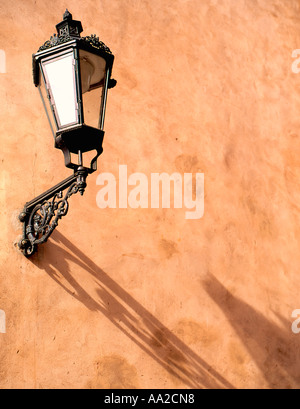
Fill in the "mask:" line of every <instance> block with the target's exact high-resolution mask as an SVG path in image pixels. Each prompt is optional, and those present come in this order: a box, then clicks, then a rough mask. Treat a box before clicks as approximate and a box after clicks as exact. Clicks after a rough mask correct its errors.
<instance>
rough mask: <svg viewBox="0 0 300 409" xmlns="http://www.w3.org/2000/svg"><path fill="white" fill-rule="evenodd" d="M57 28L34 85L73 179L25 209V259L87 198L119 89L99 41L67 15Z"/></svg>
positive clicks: (36, 62) (42, 52) (38, 62)
mask: <svg viewBox="0 0 300 409" xmlns="http://www.w3.org/2000/svg"><path fill="white" fill-rule="evenodd" d="M56 29H57V34H54V36H53V37H51V38H50V40H49V41H47V42H46V43H45V44H44V45H43V46H41V47H40V48H39V50H38V52H37V53H36V54H34V55H33V81H34V84H35V86H36V87H38V90H39V93H40V96H41V99H42V102H43V105H44V108H45V111H46V115H47V118H48V120H49V124H50V128H51V131H52V134H53V138H54V146H55V148H58V149H61V150H62V152H63V154H64V161H65V166H66V167H68V168H71V169H73V171H74V174H73V175H72V176H70V177H69V178H67V179H65V180H63V181H62V182H61V183H59V184H58V185H56V186H54V187H53V188H51V189H49V190H48V191H47V192H45V193H43V194H42V195H40V196H38V197H37V198H35V199H33V200H31V201H30V202H27V203H26V204H25V206H24V210H23V211H22V213H21V214H20V216H19V219H20V221H21V222H23V223H24V231H23V238H22V240H21V241H20V242H19V248H20V249H21V250H22V251H23V253H24V255H26V256H30V255H32V254H33V253H34V252H35V251H36V249H37V246H38V245H39V244H41V243H44V242H45V241H47V239H48V238H49V237H50V235H51V234H52V232H53V231H54V229H55V228H56V226H57V224H58V220H59V219H61V218H62V217H63V216H65V215H66V214H67V211H68V199H69V197H70V196H71V195H73V194H74V193H77V192H80V193H81V194H83V193H84V190H85V187H86V178H87V176H88V174H90V173H93V172H95V170H97V159H98V157H99V156H100V155H101V153H102V152H103V148H102V143H103V137H104V119H105V108H106V101H107V92H108V89H110V88H113V87H114V86H115V85H116V81H115V80H114V79H112V78H111V72H112V66H113V61H114V56H113V54H112V53H111V51H110V49H109V48H108V47H107V46H106V45H105V44H103V43H102V42H101V41H99V38H98V37H96V36H95V35H91V36H87V37H81V36H80V34H81V32H82V31H83V29H82V25H81V22H80V21H76V20H73V18H72V15H71V14H70V12H69V11H68V10H66V12H65V13H64V16H63V21H62V22H60V23H59V24H57V25H56ZM95 105H96V106H98V112H99V113H98V114H97V115H96V116H95V115H91V112H92V113H94V107H95ZM90 151H95V153H96V154H95V156H94V157H93V159H92V160H91V162H90V164H89V165H88V166H86V164H85V163H84V161H83V155H84V154H85V153H86V152H90ZM71 154H72V155H71ZM73 157H76V158H77V161H76V162H74V161H73ZM84 165H85V166H84ZM64 190H67V191H66V194H65V195H63V191H64Z"/></svg>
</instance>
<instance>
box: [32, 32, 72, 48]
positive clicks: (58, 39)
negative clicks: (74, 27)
mask: <svg viewBox="0 0 300 409" xmlns="http://www.w3.org/2000/svg"><path fill="white" fill-rule="evenodd" d="M71 40H72V37H71V36H70V35H69V34H67V35H64V36H58V35H56V34H53V36H51V37H50V40H48V41H46V42H45V43H44V44H43V45H42V46H41V47H40V48H39V49H38V52H40V51H44V50H48V49H49V48H52V47H56V46H57V45H60V44H64V43H67V42H68V41H71Z"/></svg>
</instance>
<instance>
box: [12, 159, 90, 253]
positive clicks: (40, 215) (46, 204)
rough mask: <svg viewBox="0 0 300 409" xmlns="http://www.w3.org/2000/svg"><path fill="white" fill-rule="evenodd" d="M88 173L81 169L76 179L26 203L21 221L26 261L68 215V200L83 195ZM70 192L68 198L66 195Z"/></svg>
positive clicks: (20, 247) (22, 244)
mask: <svg viewBox="0 0 300 409" xmlns="http://www.w3.org/2000/svg"><path fill="white" fill-rule="evenodd" d="M87 175H88V171H87V170H86V168H84V167H82V166H80V167H79V168H78V169H77V171H76V172H75V173H74V175H72V176H70V177H69V178H67V179H65V180H63V181H62V182H61V183H59V184H58V185H56V186H54V187H53V188H51V189H49V190H47V191H46V192H45V193H43V194H41V195H40V196H38V197H36V198H35V199H33V200H31V201H30V202H28V203H26V204H25V206H24V210H23V212H22V213H21V214H20V216H19V219H20V221H21V222H22V223H24V230H23V238H22V240H21V241H20V242H19V244H18V245H19V249H20V250H21V251H22V252H23V254H24V255H25V256H26V257H29V256H31V255H32V254H33V253H35V251H36V250H37V246H38V245H39V244H42V243H45V242H46V241H47V240H48V238H49V237H50V236H51V234H52V233H53V231H54V230H55V228H56V227H57V225H58V221H59V220H60V219H61V218H62V217H63V216H65V215H66V214H67V213H68V210H69V203H68V199H69V198H70V197H71V196H72V195H73V194H75V193H77V192H80V194H81V195H83V193H84V190H85V188H86V178H87ZM65 190H67V192H66V193H65V195H64V194H63V192H64V191H65Z"/></svg>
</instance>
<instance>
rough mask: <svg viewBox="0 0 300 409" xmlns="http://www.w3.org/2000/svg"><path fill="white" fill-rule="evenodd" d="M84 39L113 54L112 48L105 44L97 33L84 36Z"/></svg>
mask: <svg viewBox="0 0 300 409" xmlns="http://www.w3.org/2000/svg"><path fill="white" fill-rule="evenodd" d="M81 40H82V41H85V42H86V43H89V44H90V45H91V46H92V47H94V48H97V49H98V50H103V51H105V52H107V53H109V54H111V51H110V49H109V48H108V47H107V45H105V44H104V43H103V42H102V41H100V40H99V37H97V36H96V34H92V35H90V36H86V37H82V38H81Z"/></svg>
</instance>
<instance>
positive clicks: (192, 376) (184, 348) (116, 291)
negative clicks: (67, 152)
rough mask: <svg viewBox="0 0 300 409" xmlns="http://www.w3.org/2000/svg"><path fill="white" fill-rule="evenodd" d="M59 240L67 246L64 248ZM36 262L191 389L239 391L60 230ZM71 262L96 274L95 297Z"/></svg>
mask: <svg viewBox="0 0 300 409" xmlns="http://www.w3.org/2000/svg"><path fill="white" fill-rule="evenodd" d="M60 244H63V245H64V246H65V248H66V249H63V248H61V246H60ZM54 260H55V269H59V273H60V274H57V273H56V271H55V269H54ZM32 261H33V263H35V264H36V265H37V266H38V267H39V268H41V269H44V270H45V271H46V273H47V274H48V275H49V276H50V277H51V278H52V279H53V280H54V281H55V282H56V283H57V284H59V285H60V286H61V287H62V288H63V289H64V290H65V291H66V292H67V293H68V294H70V295H71V296H72V297H74V298H75V299H77V300H78V301H80V302H81V303H83V304H84V305H85V306H86V307H87V308H88V309H89V310H91V311H98V312H99V313H102V314H103V315H104V316H105V317H106V318H107V319H108V320H109V321H110V322H111V323H112V324H113V325H114V326H115V327H117V328H118V329H119V330H120V331H121V332H122V333H123V334H125V335H126V336H127V337H128V338H129V339H130V340H131V341H132V342H133V343H134V344H136V345H137V346H138V347H139V348H140V349H141V350H142V351H143V352H145V353H147V354H148V355H149V356H150V357H151V358H152V359H153V360H154V361H155V362H156V363H157V364H159V365H160V366H161V367H162V368H164V369H165V370H166V371H167V372H168V373H169V374H170V375H172V376H174V377H175V378H176V379H177V380H179V381H180V382H181V383H182V384H184V385H186V387H188V388H192V389H202V388H203V389H205V388H206V389H234V386H233V385H232V384H231V383H230V382H228V381H227V380H226V379H224V377H223V376H222V375H221V374H219V373H218V372H217V371H216V370H215V369H214V368H213V367H212V366H210V365H209V364H208V363H207V362H205V360H204V359H202V358H201V357H199V356H198V355H197V354H196V353H195V352H194V351H193V350H192V349H191V348H190V347H189V346H188V345H186V344H185V343H184V342H183V341H182V340H180V339H179V338H178V337H177V336H176V335H174V334H173V333H172V332H171V331H170V330H169V329H168V328H167V327H166V326H165V325H164V324H163V323H162V322H161V321H159V320H158V319H157V318H155V317H154V316H153V315H152V314H151V313H150V312H149V311H147V310H146V309H145V308H144V307H143V306H142V305H141V304H140V303H139V302H137V301H136V300H135V299H134V298H133V297H132V296H131V295H130V294H129V293H128V292H126V291H125V290H124V289H123V288H122V287H121V286H120V285H119V284H118V283H116V282H115V281H114V280H112V279H111V278H110V277H109V275H108V274H107V273H105V272H104V271H103V270H102V269H101V268H99V267H98V266H97V265H96V264H95V263H94V262H93V261H92V260H90V259H89V258H88V257H87V256H86V255H85V254H84V253H83V252H82V251H81V250H80V249H78V248H77V247H76V246H74V245H73V244H72V243H71V242H70V241H69V240H68V239H67V238H66V237H64V236H63V235H62V234H61V233H59V232H58V231H55V233H54V234H53V235H52V240H51V241H49V242H48V243H47V246H45V248H44V252H43V259H42V260H40V259H39V257H34V258H33V259H32ZM68 262H72V263H76V264H77V265H78V266H79V267H80V268H81V269H83V270H85V271H86V272H88V273H89V274H90V275H91V276H92V278H93V279H94V280H95V282H96V292H95V293H93V295H91V294H89V292H88V291H86V290H85V289H84V287H83V285H80V284H79V283H78V282H77V280H76V279H75V278H74V277H73V276H72V273H71V271H70V268H69V264H68ZM60 275H61V276H60ZM63 281H64V282H66V283H67V285H65V284H64V283H63ZM70 287H71V288H72V289H70ZM95 294H96V295H95Z"/></svg>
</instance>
